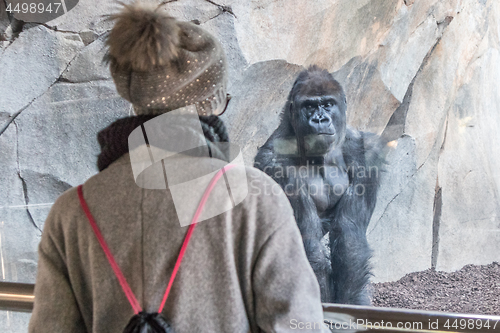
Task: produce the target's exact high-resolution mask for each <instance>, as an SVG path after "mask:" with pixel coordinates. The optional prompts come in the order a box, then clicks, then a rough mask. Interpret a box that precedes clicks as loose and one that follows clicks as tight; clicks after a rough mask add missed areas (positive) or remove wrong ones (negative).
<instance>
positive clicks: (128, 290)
mask: <svg viewBox="0 0 500 333" xmlns="http://www.w3.org/2000/svg"><path fill="white" fill-rule="evenodd" d="M235 166H236V165H232V164H229V165H227V166H225V167H223V168H222V169H220V170H219V171H218V172H217V174H216V175H215V176H214V177H213V178H212V180H211V181H210V183H209V184H208V186H207V188H206V190H205V192H204V193H203V196H202V198H201V201H200V203H199V204H198V208H197V209H196V212H195V214H194V216H193V219H192V220H191V225H190V226H189V229H188V231H187V233H186V236H185V238H184V242H183V243H182V247H181V250H180V252H179V256H178V257H177V261H176V262H175V266H174V270H173V271H172V275H171V276H170V279H169V281H168V285H167V289H166V290H165V294H164V295H163V300H162V301H161V304H160V307H159V308H158V313H161V312H162V311H163V307H164V306H165V303H166V301H167V298H168V295H169V293H170V289H171V288H172V284H173V283H174V279H175V276H176V275H177V271H178V270H179V268H180V266H181V262H182V258H183V257H184V253H185V252H186V249H187V246H188V244H189V240H190V239H191V235H192V234H193V231H194V228H195V227H196V222H197V221H198V218H199V217H200V215H201V212H202V210H203V207H205V203H206V202H207V200H208V197H209V196H210V192H212V190H213V188H214V187H215V184H216V183H217V181H218V180H219V179H220V178H221V177H222V175H223V174H224V173H225V172H226V171H227V170H229V169H232V168H234V167H235ZM78 198H79V199H80V205H81V206H82V209H83V211H84V212H85V215H86V216H87V219H88V220H89V222H90V225H91V227H92V230H93V231H94V234H95V235H96V237H97V240H98V241H99V244H100V245H101V247H102V249H103V251H104V253H105V254H106V258H107V259H108V261H109V264H110V265H111V268H113V272H114V273H115V275H116V277H117V278H118V281H119V282H120V286H121V287H122V290H123V292H124V293H125V296H127V299H128V301H129V303H130V305H131V306H132V308H133V309H134V313H135V314H138V313H139V312H141V311H142V308H141V306H140V304H139V301H138V300H137V298H136V297H135V295H134V293H133V292H132V289H131V288H130V286H129V284H128V283H127V280H126V279H125V276H124V275H123V273H122V271H121V270H120V267H119V266H118V264H117V263H116V261H115V258H114V257H113V254H112V253H111V251H110V249H109V247H108V245H107V244H106V241H105V240H104V237H103V236H102V234H101V231H100V230H99V227H98V226H97V224H96V222H95V220H94V217H93V216H92V213H91V212H90V209H89V207H88V206H87V202H86V201H85V199H84V197H83V188H82V185H79V186H78Z"/></svg>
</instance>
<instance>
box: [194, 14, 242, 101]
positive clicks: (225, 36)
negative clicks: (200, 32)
mask: <svg viewBox="0 0 500 333" xmlns="http://www.w3.org/2000/svg"><path fill="white" fill-rule="evenodd" d="M234 22H235V18H234V16H232V15H231V14H229V13H224V14H221V15H218V16H216V17H215V18H213V19H211V20H209V21H207V22H206V23H205V24H203V25H202V27H203V28H205V29H207V30H208V31H209V32H211V33H212V34H213V35H214V36H216V37H217V38H218V39H219V41H220V42H221V44H222V47H223V48H224V51H225V52H226V56H227V62H228V65H229V82H228V89H229V93H232V85H233V84H234V83H235V82H236V81H238V80H239V78H240V76H241V73H242V72H243V71H244V70H245V68H246V67H247V66H248V62H247V61H246V59H245V57H244V56H243V53H242V52H241V48H240V45H239V43H238V39H237V38H236V31H235V30H234Z"/></svg>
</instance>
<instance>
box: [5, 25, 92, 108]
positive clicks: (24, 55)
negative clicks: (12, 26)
mask: <svg viewBox="0 0 500 333" xmlns="http://www.w3.org/2000/svg"><path fill="white" fill-rule="evenodd" d="M82 47H83V43H82V41H81V39H80V36H78V35H77V34H72V33H58V32H55V31H52V30H50V29H47V28H45V27H43V26H37V27H34V28H31V29H28V30H26V31H23V32H22V33H21V34H20V35H19V37H18V38H17V39H16V40H15V41H14V42H13V43H12V44H11V45H10V46H9V47H8V48H7V49H6V50H5V51H4V53H3V54H2V56H1V57H0V73H2V75H1V76H0V91H1V92H2V93H1V94H0V112H6V113H9V114H14V113H16V112H18V111H19V110H20V109H21V108H23V107H24V106H26V105H28V103H30V102H31V101H32V100H34V99H35V98H36V97H38V96H40V95H42V94H43V93H44V92H45V91H46V90H47V89H48V88H49V87H50V86H51V85H52V84H53V83H54V82H55V81H56V80H57V78H58V77H59V76H60V75H61V73H62V72H63V71H64V69H65V68H66V67H67V66H68V64H69V62H70V61H71V60H72V59H73V58H74V57H75V56H76V54H77V53H78V51H79V50H80V49H81V48H82Z"/></svg>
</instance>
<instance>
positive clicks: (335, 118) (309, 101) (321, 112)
mask: <svg viewBox="0 0 500 333" xmlns="http://www.w3.org/2000/svg"><path fill="white" fill-rule="evenodd" d="M293 105H294V107H293V111H292V112H293V114H294V117H293V123H294V129H295V133H296V135H297V136H301V137H303V138H304V144H305V151H306V154H307V155H321V154H326V153H327V152H328V151H330V150H332V149H335V148H336V147H337V146H338V145H340V144H341V143H342V142H343V140H344V136H345V130H346V115H345V108H346V107H345V100H344V98H342V96H341V94H340V93H339V92H338V91H330V92H327V93H326V94H322V95H300V94H299V95H298V96H296V98H295V99H294V103H293Z"/></svg>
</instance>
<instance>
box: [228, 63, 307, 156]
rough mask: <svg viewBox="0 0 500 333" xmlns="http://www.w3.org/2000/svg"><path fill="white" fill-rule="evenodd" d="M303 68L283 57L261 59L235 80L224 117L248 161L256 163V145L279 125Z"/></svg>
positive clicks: (262, 142) (259, 144) (262, 141)
mask: <svg viewBox="0 0 500 333" xmlns="http://www.w3.org/2000/svg"><path fill="white" fill-rule="evenodd" d="M301 70H303V68H302V67H300V66H295V65H290V64H287V63H286V62H284V61H279V60H275V61H267V62H261V63H258V64H254V65H252V66H250V68H248V69H247V70H246V71H245V72H244V73H243V77H242V79H241V80H240V81H238V82H237V83H235V84H234V86H235V89H233V91H232V92H231V94H232V96H233V98H232V99H231V102H230V103H229V107H228V109H227V111H226V113H225V114H224V115H223V116H222V119H223V120H224V121H225V122H226V125H227V127H228V130H229V137H230V138H231V140H232V141H234V142H235V143H236V144H238V145H240V147H241V149H242V152H243V157H244V160H245V163H246V164H247V165H253V158H254V156H255V155H256V154H257V148H258V147H260V146H262V145H263V144H264V143H265V142H266V140H267V138H268V137H269V136H270V135H271V133H272V132H273V131H274V130H275V129H276V128H277V127H278V125H279V114H280V112H281V110H282V109H283V106H284V105H285V101H286V98H287V96H288V92H289V91H290V89H291V88H292V85H293V82H294V81H295V78H296V76H297V74H298V73H299V72H300V71H301Z"/></svg>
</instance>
